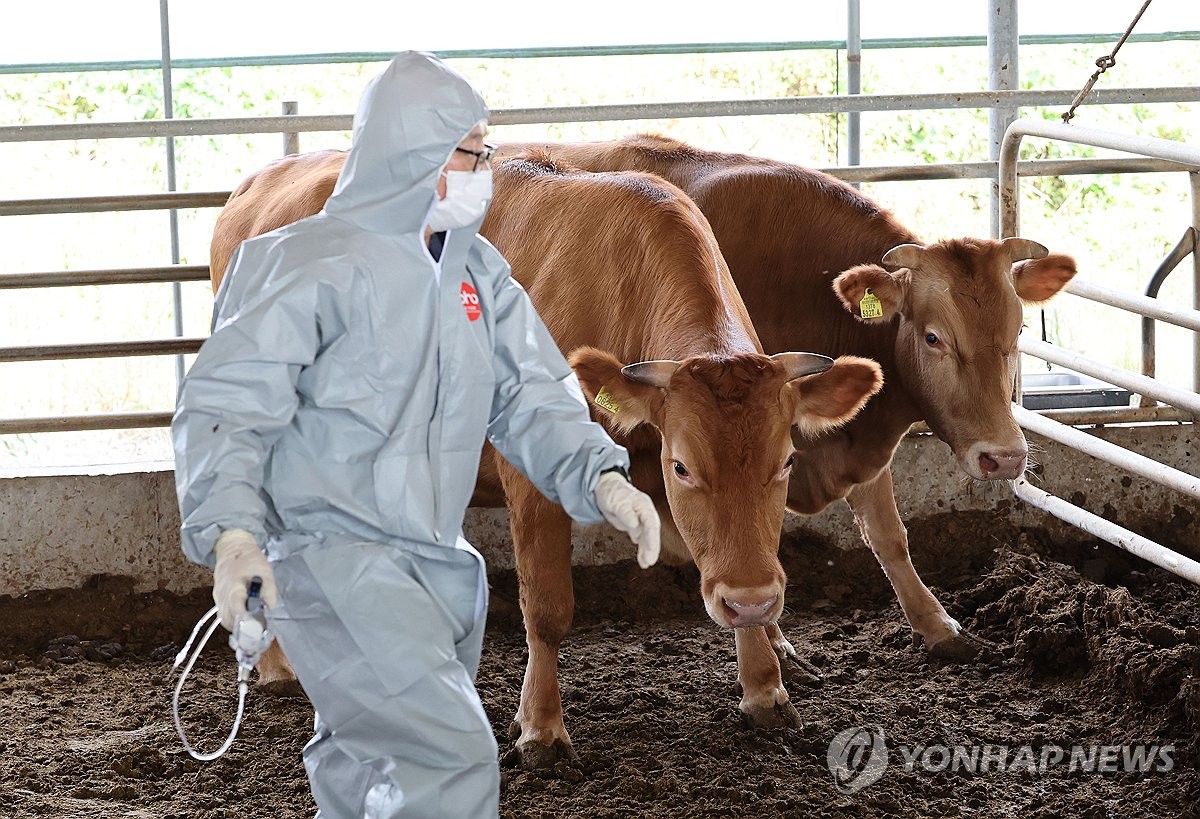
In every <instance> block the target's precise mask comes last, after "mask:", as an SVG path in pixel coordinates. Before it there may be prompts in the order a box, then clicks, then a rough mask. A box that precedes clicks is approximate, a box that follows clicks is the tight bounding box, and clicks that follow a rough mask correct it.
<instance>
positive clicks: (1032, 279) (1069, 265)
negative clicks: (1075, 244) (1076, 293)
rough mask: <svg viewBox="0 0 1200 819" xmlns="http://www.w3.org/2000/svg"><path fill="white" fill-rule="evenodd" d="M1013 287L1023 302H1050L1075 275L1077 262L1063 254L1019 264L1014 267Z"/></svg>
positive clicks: (1054, 254)
mask: <svg viewBox="0 0 1200 819" xmlns="http://www.w3.org/2000/svg"><path fill="white" fill-rule="evenodd" d="M1012 273H1013V286H1014V287H1015V288H1017V295H1018V296H1020V297H1021V301H1023V302H1026V303H1028V304H1040V303H1041V302H1044V301H1049V300H1050V299H1051V298H1053V297H1054V295H1055V294H1056V293H1058V291H1059V290H1062V289H1063V288H1064V287H1066V286H1067V282H1069V281H1071V278H1072V277H1073V276H1074V275H1075V260H1074V259H1072V258H1071V257H1070V256H1067V255H1065V254H1062V253H1051V254H1050V255H1048V256H1044V257H1042V258H1041V259H1030V260H1028V261H1024V262H1018V263H1017V264H1014V265H1013V267H1012Z"/></svg>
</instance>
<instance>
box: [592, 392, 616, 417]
mask: <svg viewBox="0 0 1200 819" xmlns="http://www.w3.org/2000/svg"><path fill="white" fill-rule="evenodd" d="M596 404H597V405H599V406H601V407H604V408H605V409H606V410H608V411H609V412H611V413H612V414H613V415H616V414H617V413H618V412H620V411H621V405H620V404H618V403H617V402H616V401H614V400H613V397H612V394H611V393H610V392H609V391H608V387H601V388H600V392H598V393H596Z"/></svg>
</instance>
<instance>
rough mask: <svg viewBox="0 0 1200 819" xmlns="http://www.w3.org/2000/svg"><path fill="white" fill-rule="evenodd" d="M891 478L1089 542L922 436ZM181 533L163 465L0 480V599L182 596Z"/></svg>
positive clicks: (605, 546) (1165, 504) (508, 551)
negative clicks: (36, 594)
mask: <svg viewBox="0 0 1200 819" xmlns="http://www.w3.org/2000/svg"><path fill="white" fill-rule="evenodd" d="M1093 432H1094V434H1097V435H1099V436H1100V437H1103V438H1105V439H1107V440H1110V441H1112V442H1113V443H1116V444H1119V445H1121V446H1125V447H1127V448H1130V449H1133V450H1135V451H1137V452H1141V453H1142V454H1145V455H1149V456H1151V457H1154V458H1156V459H1158V460H1160V461H1162V462H1164V463H1167V464H1169V465H1171V466H1174V467H1176V468H1178V469H1182V470H1183V471H1185V472H1189V473H1190V474H1192V475H1197V474H1200V441H1197V440H1196V439H1195V436H1194V427H1193V425H1191V424H1163V425H1146V426H1140V427H1112V428H1106V429H1102V430H1096V431H1093ZM1030 440H1031V443H1032V444H1033V445H1034V447H1035V454H1034V457H1035V460H1039V461H1040V462H1041V466H1040V467H1039V468H1038V469H1036V470H1035V471H1034V482H1035V483H1037V484H1038V485H1039V486H1041V487H1042V488H1044V489H1046V490H1047V491H1049V492H1053V493H1054V494H1057V495H1059V496H1060V497H1064V498H1067V499H1068V500H1072V501H1073V502H1075V503H1077V504H1079V505H1081V506H1083V507H1084V508H1086V509H1088V510H1089V511H1091V512H1094V513H1096V514H1099V515H1101V516H1103V517H1105V518H1108V519H1110V520H1113V521H1115V522H1117V523H1120V524H1121V525H1123V526H1126V527H1127V528H1130V529H1133V530H1134V531H1136V532H1138V533H1140V534H1143V535H1146V536H1147V537H1151V538H1155V539H1158V540H1159V541H1160V542H1162V543H1164V545H1168V546H1171V547H1173V548H1175V549H1181V550H1186V551H1189V552H1191V553H1192V554H1193V555H1195V554H1196V553H1197V552H1200V502H1198V501H1196V500H1195V499H1193V498H1190V497H1187V496H1185V495H1182V494H1180V493H1178V492H1174V491H1171V490H1167V489H1165V488H1163V487H1160V486H1159V485H1158V484H1156V483H1153V482H1151V481H1148V480H1145V479H1142V478H1137V477H1133V476H1128V475H1124V474H1122V473H1120V472H1119V471H1117V470H1116V469H1115V468H1114V467H1109V466H1108V465H1107V464H1105V463H1103V462H1101V461H1097V460H1095V459H1093V458H1090V457H1088V456H1086V455H1082V454H1080V453H1078V452H1075V451H1073V450H1069V449H1065V448H1063V447H1060V446H1058V445H1057V444H1053V443H1051V442H1049V441H1045V440H1043V439H1040V438H1038V436H1030ZM1038 448H1040V449H1041V450H1042V451H1041V452H1038V451H1037V450H1038ZM893 475H894V478H895V484H896V495H897V499H898V503H899V506H900V512H901V515H902V516H903V517H904V518H905V519H906V520H914V519H926V518H936V517H937V516H941V515H953V514H954V513H955V512H959V511H973V510H997V509H999V510H1004V509H1008V510H1010V511H1011V514H1012V515H1013V520H1014V523H1015V524H1017V525H1020V526H1029V527H1035V528H1042V529H1047V530H1049V531H1050V532H1052V533H1053V534H1054V535H1055V536H1056V537H1059V538H1061V539H1064V540H1080V541H1082V540H1087V539H1089V538H1088V537H1087V536H1086V535H1084V534H1083V533H1082V532H1079V531H1078V530H1075V529H1073V528H1072V527H1069V526H1067V525H1065V524H1061V523H1058V522H1057V521H1054V519H1052V518H1049V517H1048V516H1047V515H1045V514H1044V513H1042V512H1041V511H1040V510H1037V509H1034V508H1031V507H1029V506H1027V505H1026V504H1024V503H1021V502H1020V501H1017V500H1016V499H1015V498H1014V497H1013V495H1012V492H1011V490H1010V489H1009V487H1008V485H1007V484H1006V483H1004V482H1001V483H978V482H972V481H969V480H968V479H967V478H966V477H965V476H963V475H962V474H961V473H960V472H958V471H957V469H956V468H955V465H954V462H953V459H952V458H951V456H950V452H949V449H948V448H947V447H946V445H945V444H943V443H941V442H940V441H938V440H937V439H935V438H933V437H932V436H929V435H918V436H910V437H909V438H906V439H905V440H904V442H903V443H902V444H901V446H900V449H899V450H898V452H897V455H896V461H895V463H894V466H893ZM178 528H179V514H178V510H177V507H176V500H175V485H174V477H173V474H172V472H171V471H170V464H159V465H152V466H147V467H146V468H144V469H139V470H136V471H127V472H116V473H109V474H105V473H104V472H103V471H102V470H100V469H97V470H93V471H92V472H91V473H80V474H74V475H35V476H24V477H8V478H0V595H20V594H23V593H25V592H27V591H30V590H33V589H51V588H77V587H79V586H81V585H82V584H83V583H84V582H85V581H86V580H87V579H88V578H89V577H90V576H92V575H95V574H116V575H124V576H128V577H132V578H134V580H135V583H136V588H137V590H139V591H149V590H152V589H167V590H170V591H176V592H182V591H187V590H190V589H193V588H196V587H198V586H204V585H208V584H209V583H210V582H211V574H210V573H209V572H208V570H207V569H203V568H201V567H198V566H194V565H192V564H190V563H188V562H187V561H186V560H185V559H184V558H183V556H182V554H181V552H180V550H179V536H178ZM464 528H465V532H466V535H467V538H468V539H469V540H471V542H472V543H474V544H475V545H476V547H477V548H478V549H479V550H480V551H481V552H482V553H483V554H484V556H485V557H486V558H487V559H488V564H489V566H490V567H491V569H492V570H501V569H508V568H511V567H512V565H513V560H512V548H511V546H510V543H509V533H508V522H507V519H506V516H505V514H504V512H503V510H490V509H472V510H468V513H467V519H466V523H465V526H464ZM785 529H786V530H787V531H789V532H791V533H794V534H797V535H800V536H804V535H815V536H818V537H822V538H826V539H828V540H830V541H832V542H833V543H835V544H837V545H839V546H841V547H843V548H858V547H861V541H860V540H859V537H858V531H857V527H856V525H855V524H854V520H853V518H852V516H851V514H850V511H849V508H848V507H847V506H846V505H845V504H844V503H841V502H838V503H837V504H834V505H833V506H832V507H830V508H829V509H827V510H825V511H824V512H822V513H821V514H819V515H816V516H813V517H811V518H801V517H797V516H793V515H789V516H788V519H787V520H786V521H785ZM574 542H575V550H576V552H575V554H576V562H577V563H579V564H581V565H587V564H597V563H609V562H613V561H616V560H622V559H629V558H632V556H633V548H632V546H631V545H630V544H629V542H628V540H627V539H625V538H624V537H623V536H620V535H619V534H618V533H617V532H616V531H615V530H613V529H611V528H610V527H608V526H590V527H576V529H575V532H574Z"/></svg>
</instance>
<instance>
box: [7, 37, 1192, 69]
mask: <svg viewBox="0 0 1200 819" xmlns="http://www.w3.org/2000/svg"><path fill="white" fill-rule="evenodd" d="M1120 36H1121V34H1120V33H1119V32H1118V33H1113V34H1026V35H1023V36H1022V37H1021V39H1020V43H1021V45H1079V44H1083V43H1111V42H1113V41H1114V40H1116V39H1117V38H1118V37H1120ZM1189 40H1200V31H1164V32H1151V33H1147V34H1134V35H1132V36H1130V37H1129V39H1128V42H1131V43H1166V42H1180V41H1189ZM985 45H987V38H986V37H984V36H982V35H958V36H950V37H880V38H874V39H870V40H862V41H861V47H862V48H864V49H873V50H876V49H896V48H964V47H979V46H985ZM846 48H847V45H846V41H845V40H798V41H791V40H783V41H774V40H773V41H766V42H745V43H738V42H734V43H658V44H646V45H600V46H544V47H540V48H486V49H483V48H473V49H453V50H443V51H436V52H433V53H435V54H437V55H438V56H439V57H441V58H442V59H445V60H474V59H495V60H501V59H528V58H545V57H631V56H634V57H636V56H646V55H670V54H683V55H688V54H724V53H729V54H745V53H754V52H769V51H844V50H846ZM394 56H395V52H393V51H348V52H330V53H322V54H263V55H253V56H247V57H192V58H189V57H182V58H180V57H176V58H173V59H172V60H171V67H172V68H175V69H189V68H243V67H251V66H291V65H332V64H337V63H375V62H387V61H388V60H390V59H391V58H392V57H394ZM161 67H162V61H161V60H95V61H89V62H66V63H63V62H44V63H8V64H4V65H0V74H53V73H61V72H68V71H69V72H72V73H74V72H88V71H150V70H153V71H158V70H159V69H160V68H161Z"/></svg>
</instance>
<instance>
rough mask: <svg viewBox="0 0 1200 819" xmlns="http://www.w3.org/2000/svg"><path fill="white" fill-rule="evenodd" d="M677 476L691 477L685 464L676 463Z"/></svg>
mask: <svg viewBox="0 0 1200 819" xmlns="http://www.w3.org/2000/svg"><path fill="white" fill-rule="evenodd" d="M675 474H676V475H678V476H679V477H681V478H687V477H689V474H688V471H687V467H686V466H684V465H683V464H681V463H679V461H676V462H675Z"/></svg>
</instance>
